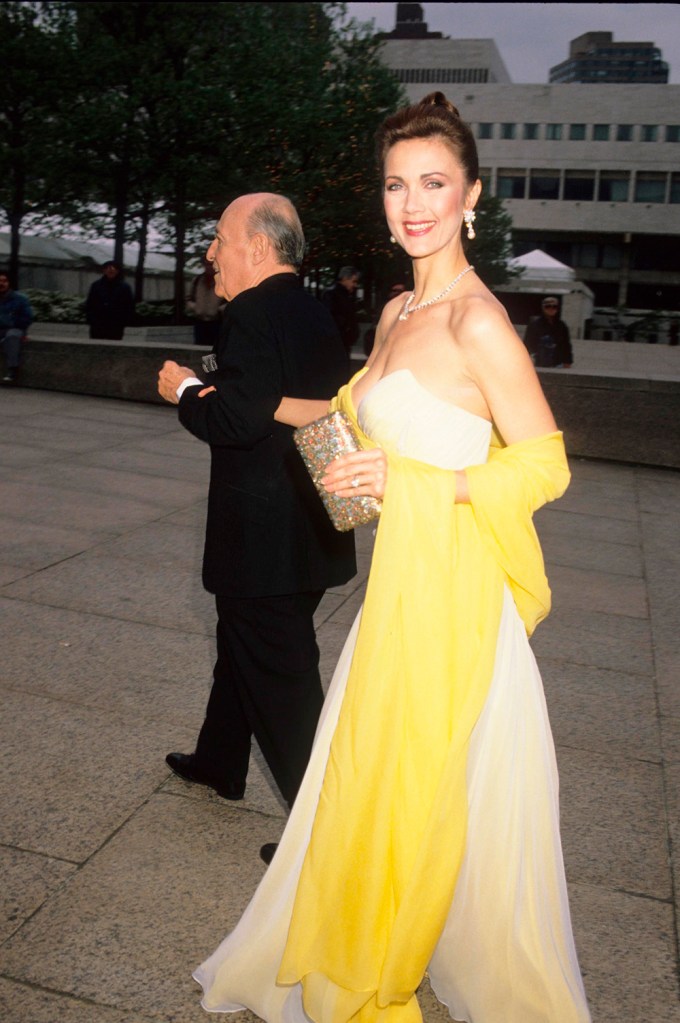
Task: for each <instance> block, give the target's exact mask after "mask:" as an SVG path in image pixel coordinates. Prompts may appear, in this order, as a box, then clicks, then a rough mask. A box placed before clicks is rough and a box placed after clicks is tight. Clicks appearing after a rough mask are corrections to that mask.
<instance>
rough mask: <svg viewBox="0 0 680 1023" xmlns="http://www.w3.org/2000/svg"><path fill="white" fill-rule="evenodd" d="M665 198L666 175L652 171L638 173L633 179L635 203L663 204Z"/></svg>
mask: <svg viewBox="0 0 680 1023" xmlns="http://www.w3.org/2000/svg"><path fill="white" fill-rule="evenodd" d="M665 198H666V175H665V174H659V173H655V172H654V171H645V172H640V173H639V174H638V175H637V176H636V178H635V202H663V201H664V199H665Z"/></svg>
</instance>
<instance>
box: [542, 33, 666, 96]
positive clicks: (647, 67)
mask: <svg viewBox="0 0 680 1023" xmlns="http://www.w3.org/2000/svg"><path fill="white" fill-rule="evenodd" d="M550 81H551V82H554V83H556V84H561V85H566V84H567V83H569V82H581V83H582V84H584V85H585V84H590V85H602V84H604V83H605V82H614V83H619V84H622V83H624V82H631V83H637V84H638V85H642V84H646V85H663V84H665V83H666V82H667V81H668V64H666V62H665V61H664V60H662V58H661V50H660V49H659V48H658V47H657V46H655V45H654V43H615V42H614V37H613V35H612V33H611V32H586V33H585V34H584V35H581V36H578V37H577V38H576V39H572V41H571V42H570V44H569V58H568V59H567V60H563V61H562V62H561V63H560V64H556V65H555V67H551V68H550Z"/></svg>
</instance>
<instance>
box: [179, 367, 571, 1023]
mask: <svg viewBox="0 0 680 1023" xmlns="http://www.w3.org/2000/svg"><path fill="white" fill-rule="evenodd" d="M393 378H394V379H393ZM381 383H383V382H381ZM384 383H385V386H384V387H382V388H381V385H380V384H379V385H378V386H377V387H376V388H374V390H373V391H372V392H370V393H369V397H370V396H371V395H373V393H374V392H378V391H379V389H380V397H381V402H380V408H379V410H378V411H379V413H380V415H379V416H378V419H379V420H380V417H382V420H381V421H378V422H376V423H374V424H373V426H374V429H373V430H372V431H371V435H377V438H378V439H379V440H380V442H381V443H383V445H384V446H385V447H386V448H389V446H390V443H392V446H393V447H397V448H400V447H401V442H402V441H403V438H404V437H406V438H407V440H406V447H407V452H406V453H407V455H409V456H410V455H411V454H416V455H419V456H420V457H423V453H422V452H421V451H420V450H419V448H422V447H423V446H428V445H429V446H430V447H431V446H432V441H431V440H430V439H428V438H432V437H433V436H434V437H435V438H436V439H437V441H439V440H440V439H441V438H442V435H443V428H444V426H446V424H447V423H449V421H450V423H449V425H450V430H449V434H450V435H449V436H448V437H445V438H444V440H445V441H446V442H447V444H448V446H449V447H450V446H451V444H452V443H453V442H458V443H459V444H460V443H463V444H467V445H468V446H469V445H470V443H471V440H472V442H473V443H472V447H469V450H468V452H467V454H466V458H467V462H466V461H463V463H462V464H476V462H479V461H484V459H483V458H480V457H479V450H480V447H481V448H482V449H483V450H484V451H486V448H487V447H488V440H489V435H488V430H489V425H488V424H486V423H484V421H483V420H480V419H478V417H474V416H470V415H469V414H468V413H462V418H461V415H457V414H456V412H458V413H459V412H460V411H461V410H454V407H453V406H449V405H447V404H446V403H443V402H440V403H439V406H437V405H436V404H434V405H433V399H432V396H431V395H427V393H422V392H423V389H422V388H420V385H418V384H417V382H414V380H413V379H412V377H411V376H410V375H405V374H404V373H401V374H392V375H391V376H390V377H387V378H384ZM405 391H406V392H407V393H405ZM407 398H408V401H407V400H406V399H407ZM418 399H421V400H420V403H419V401H418ZM419 407H420V409H421V410H422V417H421V419H422V422H420V423H419V422H413V421H412V422H410V423H408V424H407V426H408V429H404V424H403V421H402V419H403V416H402V411H401V410H403V409H404V408H408V410H409V415H411V416H412V417H413V416H417V415H418V409H419ZM414 409H415V412H414ZM433 409H434V412H433ZM433 414H434V415H435V416H439V417H440V422H439V423H437V424H435V428H434V429H433V424H432V418H433ZM400 416H402V419H400V418H399V417H400ZM396 421H398V430H399V433H400V438H401V440H400V443H399V444H396V443H394V437H393V436H390V435H389V433H390V430H389V427H390V424H392V423H394V422H396ZM385 423H387V427H386V426H385V425H384V424H385ZM418 427H421V429H420V433H418ZM484 429H486V435H484ZM386 434H387V435H386ZM471 434H474V436H473V437H472V438H471V436H470V435H471ZM419 437H420V439H418V438H419ZM414 438H415V439H414ZM409 443H410V444H411V446H412V448H413V446H414V445H415V448H416V450H411V451H409V450H408V444H409ZM475 444H476V446H477V451H475ZM454 446H455V444H454ZM459 464H460V463H459ZM390 473H391V475H390V488H389V501H388V500H387V499H386V502H385V506H384V509H383V517H382V520H381V523H380V526H379V529H378V537H377V540H376V552H375V554H374V561H373V565H372V568H371V577H370V581H369V587H368V590H367V596H366V603H365V606H364V609H363V610H362V612H361V613H360V614H359V616H358V617H357V620H356V621H355V623H354V625H353V627H352V630H351V632H350V634H349V636H348V638H347V641H346V644H345V647H344V649H343V652H342V654H341V657H340V660H339V662H338V665H337V668H336V671H335V674H334V677H333V680H332V683H331V686H330V690H329V693H328V696H327V698H326V702H325V704H324V708H323V712H322V717H321V721H320V723H319V728H318V731H317V736H316V740H315V745H314V749H313V752H312V758H311V761H310V765H309V768H308V770H307V773H306V775H305V778H304V781H303V784H302V787H301V789H300V792H299V794H298V797H297V800H296V802H295V805H294V807H293V810H292V812H291V815H290V818H289V821H288V824H287V826H286V829H285V831H284V834H283V837H282V839H281V842H280V845H279V848H278V851H277V853H276V856H275V857H274V860H273V862H272V864H271V865H270V867H269V869H268V870H267V872H266V874H265V876H264V878H263V880H262V882H261V884H260V886H259V887H258V889H257V891H256V893H255V895H254V897H253V899H252V901H251V903H250V905H249V906H248V908H247V909H246V911H245V913H244V915H243V917H242V918H241V920H240V922H239V924H238V925H237V927H236V928H235V930H234V931H233V932H232V933H231V934H230V935H229V936H228V937H227V938H226V939H225V940H224V941H223V942H222V944H221V945H220V946H219V948H218V949H217V950H216V951H215V952H214V953H213V955H212V956H211V957H210V958H209V959H208V960H207V961H206V962H204V963H203V964H202V966H201V967H199V969H198V970H197V971H196V973H195V974H194V976H195V978H196V980H197V981H198V982H199V983H200V984H201V985H202V986H203V989H204V998H203V1003H202V1004H203V1006H204V1008H205V1009H207V1010H208V1011H211V1012H233V1011H237V1010H239V1009H242V1008H244V1007H247V1008H250V1009H252V1010H253V1011H254V1012H255V1013H256V1014H257V1015H258V1016H259V1017H260V1018H261V1019H263V1020H266V1021H267V1023H309V1021H310V1020H313V1021H315V1023H348V1021H350V1020H351V1021H352V1023H417V1021H419V1020H420V1019H421V1015H420V1011H419V1008H418V1005H417V1000H416V998H415V996H414V995H413V992H414V991H415V989H416V988H417V986H418V983H419V981H420V979H421V977H422V975H423V972H424V971H425V969H427V970H428V972H429V977H430V982H431V984H432V987H433V990H434V991H435V993H436V995H437V997H438V998H439V999H440V1000H441V1001H442V1002H443V1003H445V1004H446V1005H447V1006H448V1008H449V1010H450V1013H451V1015H452V1017H453V1018H454V1019H456V1020H466V1021H468V1023H588V1021H589V1019H590V1016H589V1013H588V1008H587V1004H586V1000H585V995H584V991H583V986H582V982H581V977H580V973H579V968H578V962H577V959H576V953H575V949H574V944H573V939H572V934H571V924H570V919H569V907H568V901H567V893H566V883H565V878H564V869H563V864H562V853H561V846H560V837H559V810H558V779H557V771H556V765H555V756H554V749H553V744H552V738H551V733H550V726H549V723H548V717H547V713H546V707H545V701H544V696H543V689H542V684H541V680H540V676H539V674H538V670H537V667H536V663H535V660H534V657H533V654H532V651H531V648H530V646H529V643H528V640H527V636H526V629H525V626H524V623H523V622H522V620H521V619H520V616H519V613H518V611H517V608H516V606H515V603H514V601H513V598H512V596H511V593H510V591H509V589H508V588H507V586H505V585H504V583H503V581H502V579H503V576H502V573H501V572H500V571H499V570H498V568H497V566H496V564H495V562H494V561H493V559H492V558H491V556H490V555H489V552H488V550H487V549H486V548H485V546H484V544H481V543H480V541H479V536H478V532H477V527H476V525H475V521H474V515H473V513H472V511H471V509H470V508H469V506H467V507H464V508H456V509H455V516H454V517H453V519H452V507H453V503H454V499H453V488H455V480H453V478H452V477H453V474H452V473H450V472H446V473H445V472H442V471H441V469H440V468H433V467H432V465H431V464H421V463H417V464H416V463H408V464H405V465H404V467H403V473H402V471H401V470H400V472H399V473H397V472H393V466H392V464H391V465H390ZM402 476H403V478H402ZM414 495H417V496H418V501H417V502H416V501H414ZM418 502H419V506H418V507H416V504H418ZM452 521H455V528H451V526H450V525H449V524H450V523H451V522H452ZM442 523H445V524H446V525H445V527H442ZM454 569H455V570H454ZM480 580H481V582H480ZM499 580H500V581H499ZM360 625H361V629H360ZM485 651H486V652H485ZM303 991H304V1002H303Z"/></svg>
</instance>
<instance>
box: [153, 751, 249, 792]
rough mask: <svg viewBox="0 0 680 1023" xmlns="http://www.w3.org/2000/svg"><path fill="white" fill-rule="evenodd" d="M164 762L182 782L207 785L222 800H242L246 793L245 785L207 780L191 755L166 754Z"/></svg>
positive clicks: (212, 779)
mask: <svg viewBox="0 0 680 1023" xmlns="http://www.w3.org/2000/svg"><path fill="white" fill-rule="evenodd" d="M165 762H166V764H167V765H168V767H169V768H170V770H171V771H174V773H175V774H176V775H178V777H180V778H183V779H184V781H191V782H193V783H194V784H195V785H207V787H208V788H209V789H214V790H215V792H216V793H217V795H218V796H222V798H223V799H243V796H244V794H245V791H246V787H245V785H235V784H234V783H233V782H219V781H215V779H214V778H208V777H207V775H205V774H203V773H202V772H201V771H200V769H199V768H198V767H197V766H196V757H195V755H194V754H193V753H168V755H167V757H166V758H165Z"/></svg>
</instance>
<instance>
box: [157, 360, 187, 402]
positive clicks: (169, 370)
mask: <svg viewBox="0 0 680 1023" xmlns="http://www.w3.org/2000/svg"><path fill="white" fill-rule="evenodd" d="M193 376H196V374H195V373H194V371H193V370H192V369H189V368H188V367H187V366H180V365H178V364H177V363H176V362H169V361H168V362H164V363H163V369H162V370H161V371H160V373H159V374H158V393H159V394H160V396H161V398H165V400H166V401H169V402H171V404H173V405H177V404H179V401H178V398H177V388H178V387H179V385H180V384H181V383H182V381H183V380H188V379H189V377H193Z"/></svg>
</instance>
